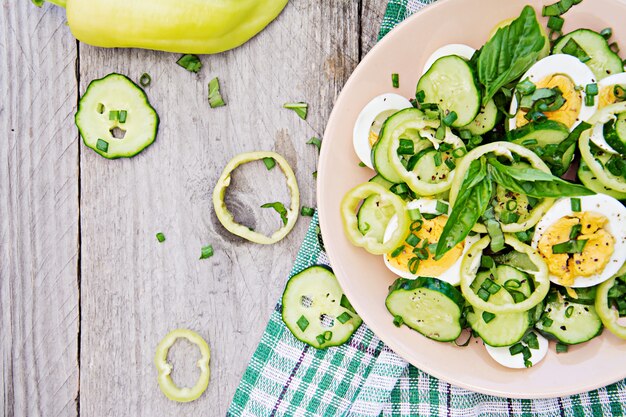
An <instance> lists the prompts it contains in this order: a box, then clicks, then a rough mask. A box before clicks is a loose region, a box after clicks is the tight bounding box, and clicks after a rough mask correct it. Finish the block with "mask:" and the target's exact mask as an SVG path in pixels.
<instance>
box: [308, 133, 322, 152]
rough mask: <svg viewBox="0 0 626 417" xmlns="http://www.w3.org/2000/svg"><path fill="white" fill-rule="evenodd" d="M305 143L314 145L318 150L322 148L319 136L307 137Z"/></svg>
mask: <svg viewBox="0 0 626 417" xmlns="http://www.w3.org/2000/svg"><path fill="white" fill-rule="evenodd" d="M306 144H307V145H315V147H316V148H317V151H318V152H319V151H321V150H322V141H321V140H320V139H319V138H316V137H312V138H311V139H309V141H308V142H307V143H306Z"/></svg>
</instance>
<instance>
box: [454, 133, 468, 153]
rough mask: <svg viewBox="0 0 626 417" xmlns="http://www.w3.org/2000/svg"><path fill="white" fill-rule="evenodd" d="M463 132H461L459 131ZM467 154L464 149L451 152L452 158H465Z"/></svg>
mask: <svg viewBox="0 0 626 417" xmlns="http://www.w3.org/2000/svg"><path fill="white" fill-rule="evenodd" d="M461 132H463V131H461ZM466 153H467V149H465V148H456V149H455V150H453V151H452V156H453V157H455V158H457V159H458V158H462V157H464V156H465V154H466Z"/></svg>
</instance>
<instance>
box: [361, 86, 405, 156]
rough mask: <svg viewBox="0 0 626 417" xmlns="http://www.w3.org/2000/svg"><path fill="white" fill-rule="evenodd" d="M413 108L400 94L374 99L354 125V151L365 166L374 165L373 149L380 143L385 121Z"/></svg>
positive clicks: (385, 95)
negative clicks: (379, 139) (399, 112)
mask: <svg viewBox="0 0 626 417" xmlns="http://www.w3.org/2000/svg"><path fill="white" fill-rule="evenodd" d="M410 107H412V105H411V102H410V101H409V100H408V99H407V98H406V97H402V96H401V95H399V94H393V93H387V94H381V95H380V96H377V97H374V98H373V99H372V100H371V101H370V102H369V103H367V105H366V106H365V107H363V110H361V113H359V117H357V119H356V123H355V124H354V131H353V135H352V143H353V145H354V151H355V152H356V154H357V156H358V157H359V159H360V160H361V162H363V163H364V164H365V165H367V166H368V167H370V168H374V165H373V164H372V147H373V146H374V144H375V143H376V141H378V134H379V133H380V128H381V127H382V126H383V123H385V120H387V118H388V117H389V116H391V115H392V114H394V113H396V112H397V111H399V110H402V109H408V108H410Z"/></svg>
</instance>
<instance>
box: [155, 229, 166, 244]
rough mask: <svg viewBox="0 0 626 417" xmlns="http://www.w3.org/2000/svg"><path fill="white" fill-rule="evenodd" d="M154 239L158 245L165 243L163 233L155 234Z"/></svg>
mask: <svg viewBox="0 0 626 417" xmlns="http://www.w3.org/2000/svg"><path fill="white" fill-rule="evenodd" d="M156 238H157V240H158V241H159V243H163V242H165V235H164V234H163V233H161V232H159V233H157V234H156Z"/></svg>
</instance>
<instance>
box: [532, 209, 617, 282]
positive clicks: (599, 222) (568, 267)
mask: <svg viewBox="0 0 626 417" xmlns="http://www.w3.org/2000/svg"><path fill="white" fill-rule="evenodd" d="M607 223H608V219H607V218H606V217H605V216H603V215H602V214H599V213H593V212H589V211H586V212H583V213H574V214H573V215H571V216H565V217H561V218H560V219H559V220H557V221H556V222H555V223H554V224H552V225H551V226H550V227H549V228H548V230H546V232H545V233H544V234H543V236H541V239H539V244H538V247H537V249H538V250H539V253H540V254H541V256H543V258H544V260H545V261H546V263H547V264H548V269H549V270H550V273H551V274H553V275H556V276H557V277H558V278H559V281H560V282H561V284H562V285H565V286H570V285H572V284H573V283H574V280H575V279H576V278H577V277H588V276H592V275H596V274H598V273H600V272H602V271H603V270H604V267H605V266H606V265H607V264H608V263H609V260H610V259H611V256H612V255H613V250H614V244H615V239H614V238H613V236H612V235H611V234H610V233H609V232H608V231H607V230H606V229H605V226H606V224H607ZM578 224H579V225H581V227H582V228H581V231H580V234H579V235H578V236H577V237H576V239H577V240H586V241H587V243H586V244H585V246H584V248H583V250H582V252H581V253H573V254H569V253H559V254H555V253H552V247H553V246H554V245H557V244H559V243H563V242H567V241H568V240H570V232H571V230H572V227H574V226H576V225H578Z"/></svg>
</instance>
